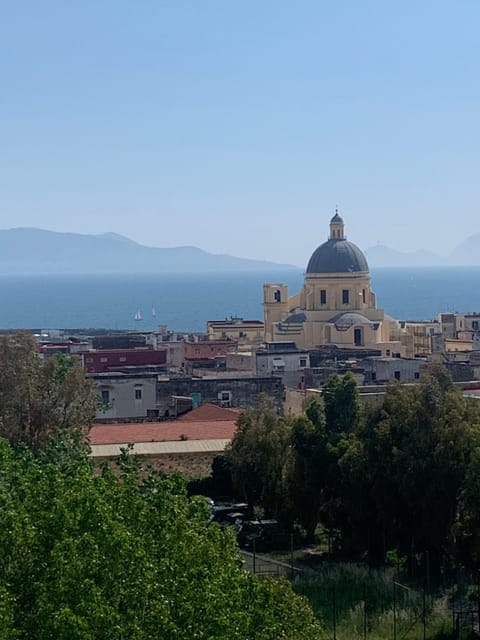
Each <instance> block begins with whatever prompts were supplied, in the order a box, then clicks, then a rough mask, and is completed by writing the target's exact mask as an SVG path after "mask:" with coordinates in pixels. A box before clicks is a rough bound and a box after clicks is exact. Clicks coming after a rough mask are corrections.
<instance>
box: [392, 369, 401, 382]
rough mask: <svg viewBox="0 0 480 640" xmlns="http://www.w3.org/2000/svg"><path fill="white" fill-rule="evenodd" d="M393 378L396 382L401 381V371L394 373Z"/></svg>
mask: <svg viewBox="0 0 480 640" xmlns="http://www.w3.org/2000/svg"><path fill="white" fill-rule="evenodd" d="M393 377H394V378H395V380H400V371H394V372H393Z"/></svg>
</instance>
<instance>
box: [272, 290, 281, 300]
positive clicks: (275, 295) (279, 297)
mask: <svg viewBox="0 0 480 640" xmlns="http://www.w3.org/2000/svg"><path fill="white" fill-rule="evenodd" d="M273 299H274V300H275V302H281V301H282V295H281V293H280V289H276V290H275V293H274V294H273Z"/></svg>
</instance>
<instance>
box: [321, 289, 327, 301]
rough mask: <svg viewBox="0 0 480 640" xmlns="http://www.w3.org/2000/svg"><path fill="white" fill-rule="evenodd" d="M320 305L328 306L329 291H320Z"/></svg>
mask: <svg viewBox="0 0 480 640" xmlns="http://www.w3.org/2000/svg"><path fill="white" fill-rule="evenodd" d="M320 304H327V291H326V289H320Z"/></svg>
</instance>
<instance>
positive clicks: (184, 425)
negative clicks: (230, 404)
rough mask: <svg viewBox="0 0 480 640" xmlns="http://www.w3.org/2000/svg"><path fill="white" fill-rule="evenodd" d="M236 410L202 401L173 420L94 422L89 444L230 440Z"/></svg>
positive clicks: (236, 416) (236, 414) (237, 414)
mask: <svg viewBox="0 0 480 640" xmlns="http://www.w3.org/2000/svg"><path fill="white" fill-rule="evenodd" d="M239 415H240V410H238V409H225V408H223V407H217V406H216V405H214V404H208V403H206V404H203V405H201V406H200V407H198V408H197V409H192V411H189V412H188V413H185V414H183V415H182V416H180V418H177V419H176V420H169V421H164V422H143V423H139V422H130V423H123V424H97V425H94V426H93V427H92V428H91V430H90V434H89V437H90V443H91V444H92V445H100V444H126V443H128V442H175V441H185V440H195V441H198V440H218V439H220V440H225V439H228V440H230V439H231V438H233V434H234V433H235V431H236V428H237V427H236V422H237V420H238V416H239Z"/></svg>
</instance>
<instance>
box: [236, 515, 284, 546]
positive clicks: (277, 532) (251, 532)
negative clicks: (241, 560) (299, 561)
mask: <svg viewBox="0 0 480 640" xmlns="http://www.w3.org/2000/svg"><path fill="white" fill-rule="evenodd" d="M237 540H238V545H239V546H240V547H241V548H242V549H247V550H249V551H252V550H253V548H254V547H255V550H256V551H271V550H274V549H288V547H289V544H290V536H289V534H288V533H287V532H286V531H285V530H284V529H283V528H282V527H281V525H280V524H279V523H278V521H277V520H244V521H243V522H242V523H241V524H240V526H239V528H238V532H237Z"/></svg>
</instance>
